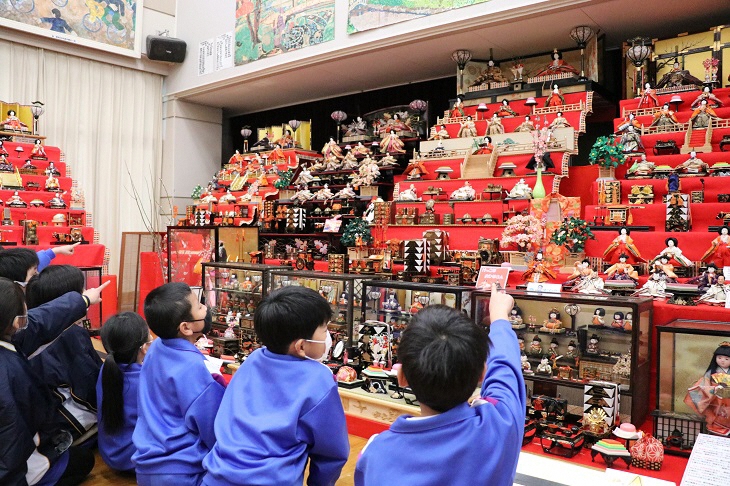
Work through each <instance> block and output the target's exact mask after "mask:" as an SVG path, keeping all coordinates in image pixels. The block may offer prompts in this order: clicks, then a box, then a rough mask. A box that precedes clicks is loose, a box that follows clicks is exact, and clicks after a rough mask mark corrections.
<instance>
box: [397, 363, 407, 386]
mask: <svg viewBox="0 0 730 486" xmlns="http://www.w3.org/2000/svg"><path fill="white" fill-rule="evenodd" d="M397 377H398V386H399V387H401V388H405V387H407V386H408V380H406V375H405V373H403V367H401V366H398V369H397Z"/></svg>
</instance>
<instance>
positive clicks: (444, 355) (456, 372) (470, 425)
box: [355, 285, 526, 486]
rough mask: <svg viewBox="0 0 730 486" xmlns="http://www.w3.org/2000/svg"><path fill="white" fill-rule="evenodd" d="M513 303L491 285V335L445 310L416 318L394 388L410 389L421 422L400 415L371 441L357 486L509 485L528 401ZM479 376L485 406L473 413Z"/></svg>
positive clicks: (401, 351) (477, 405) (359, 469)
mask: <svg viewBox="0 0 730 486" xmlns="http://www.w3.org/2000/svg"><path fill="white" fill-rule="evenodd" d="M513 304H514V301H513V299H512V297H511V296H509V295H507V294H505V293H503V292H498V291H497V289H496V287H495V286H494V285H492V295H491V299H490V302H489V315H490V319H491V322H492V324H491V326H490V330H489V336H487V335H486V333H485V332H484V331H483V330H482V329H481V328H479V327H478V326H476V325H475V324H474V323H473V322H472V321H471V320H470V319H469V318H467V317H466V316H464V315H463V314H461V313H459V312H458V311H455V310H454V309H451V308H448V307H445V306H432V307H427V308H425V309H423V310H421V311H419V312H418V314H416V316H415V317H414V318H413V320H412V321H411V323H410V324H409V325H408V327H407V328H406V330H405V331H404V332H403V334H402V336H401V341H400V345H399V346H398V359H399V360H400V362H401V364H402V367H401V369H400V370H399V371H398V382H399V384H400V385H401V386H408V385H410V387H411V388H412V389H413V392H414V393H415V395H416V398H417V399H418V401H419V403H420V406H421V417H410V416H401V417H399V418H398V419H397V420H396V421H395V422H394V423H393V425H391V427H390V429H389V430H387V431H386V432H383V433H382V434H379V435H377V436H375V437H373V438H371V440H370V442H369V443H368V445H367V446H366V447H365V448H364V449H363V452H362V455H361V456H360V459H359V460H358V463H357V466H356V469H355V485H356V486H375V485H377V486H382V485H383V484H489V485H490V486H506V485H511V484H512V482H513V479H514V475H515V470H516V468H517V459H518V457H519V453H520V447H521V446H522V434H523V428H524V421H525V400H526V398H525V385H524V381H523V379H522V371H521V368H520V349H519V346H518V345H517V338H516V336H515V333H514V331H513V330H512V327H511V326H510V323H509V321H508V320H507V318H508V317H509V313H510V310H511V309H512V306H513ZM487 347H489V352H488V353H487ZM487 355H488V356H489V358H488V359H487V361H486V375H485V364H484V360H485V358H486V357H487ZM482 377H483V379H484V380H483V383H482V389H481V397H482V399H477V400H475V403H473V404H472V406H471V407H470V406H469V404H468V403H467V400H468V399H469V397H470V396H471V394H472V393H473V392H474V388H475V386H476V385H477V383H478V382H479V380H480V378H482Z"/></svg>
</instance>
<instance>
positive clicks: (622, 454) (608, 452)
mask: <svg viewBox="0 0 730 486" xmlns="http://www.w3.org/2000/svg"><path fill="white" fill-rule="evenodd" d="M598 454H600V455H601V457H602V458H603V460H604V462H605V463H606V466H608V467H613V463H614V462H615V461H616V459H621V460H622V461H624V462H625V463H626V469H629V467H630V466H631V453H630V452H629V451H628V450H626V447H624V446H623V445H621V443H620V442H618V441H615V440H612V439H604V440H601V441H598V442H597V443H596V444H595V445H594V446H593V447H591V461H595V459H596V456H597V455H598Z"/></svg>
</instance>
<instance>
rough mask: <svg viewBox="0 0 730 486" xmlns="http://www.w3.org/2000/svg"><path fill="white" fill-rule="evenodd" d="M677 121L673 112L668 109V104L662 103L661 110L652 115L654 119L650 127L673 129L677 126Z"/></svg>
mask: <svg viewBox="0 0 730 486" xmlns="http://www.w3.org/2000/svg"><path fill="white" fill-rule="evenodd" d="M678 123H679V120H677V116H676V115H675V114H674V112H673V111H671V110H670V109H669V103H664V106H662V109H661V110H659V111H657V112H656V113H654V119H653V120H652V121H651V125H650V126H652V127H673V126H674V125H677V124H678Z"/></svg>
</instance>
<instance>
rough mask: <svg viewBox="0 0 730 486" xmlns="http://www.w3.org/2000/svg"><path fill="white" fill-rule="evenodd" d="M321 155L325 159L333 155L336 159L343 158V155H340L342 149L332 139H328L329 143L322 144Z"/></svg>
mask: <svg viewBox="0 0 730 486" xmlns="http://www.w3.org/2000/svg"><path fill="white" fill-rule="evenodd" d="M322 155H324V157H325V158H327V157H329V156H330V155H334V156H335V157H337V158H338V159H342V158H343V157H344V155H342V149H341V148H340V146H339V145H337V142H335V139H334V138H332V137H330V140H329V142H327V143H326V144H324V147H322Z"/></svg>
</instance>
